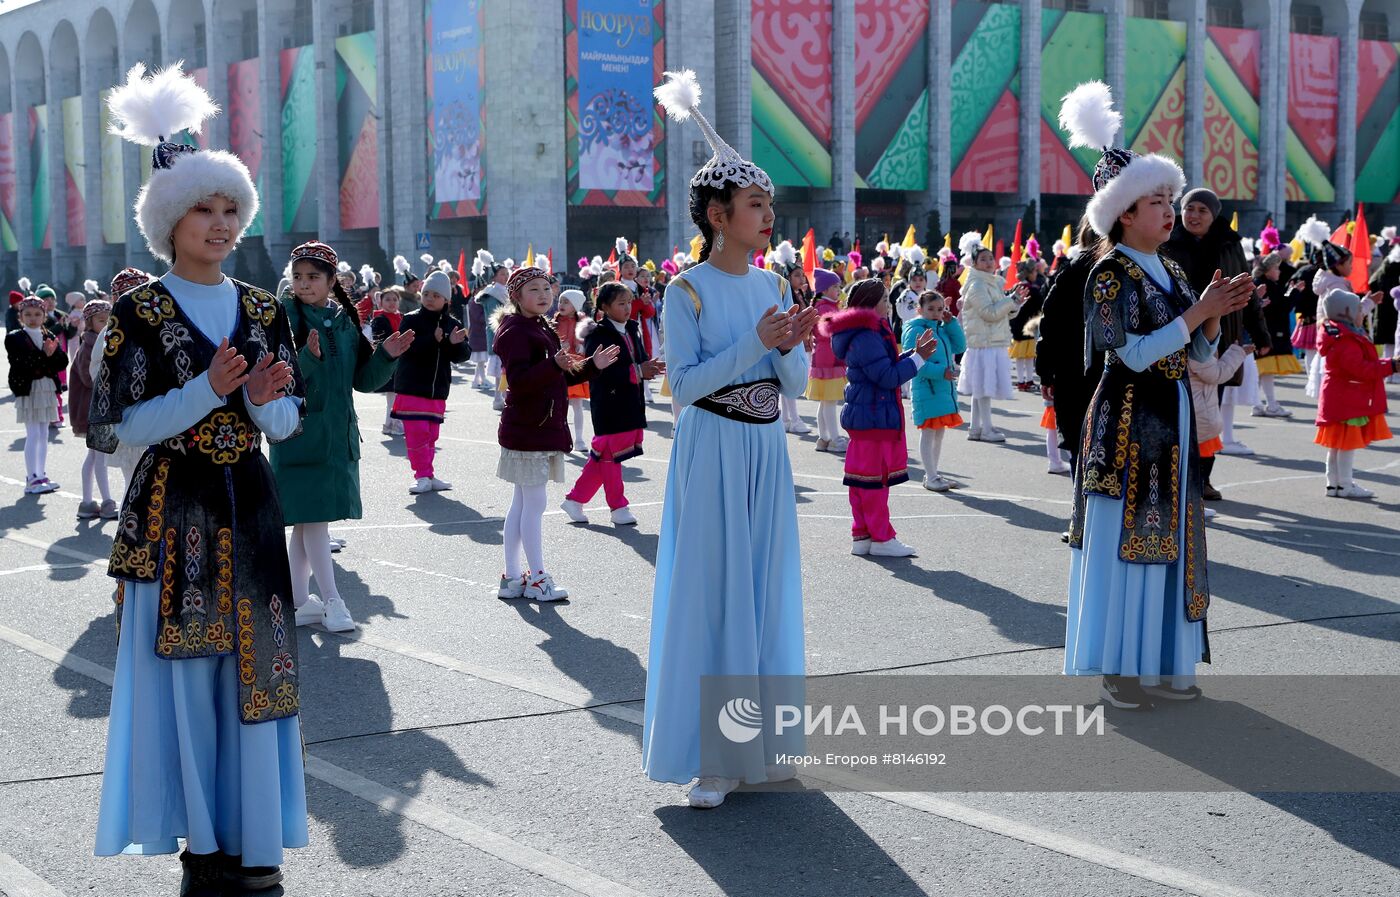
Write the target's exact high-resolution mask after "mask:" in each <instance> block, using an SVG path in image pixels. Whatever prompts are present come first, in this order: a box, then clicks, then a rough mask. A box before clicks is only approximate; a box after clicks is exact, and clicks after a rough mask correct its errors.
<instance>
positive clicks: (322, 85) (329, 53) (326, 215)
mask: <svg viewBox="0 0 1400 897" xmlns="http://www.w3.org/2000/svg"><path fill="white" fill-rule="evenodd" d="M311 9H312V12H311V15H312V25H311V30H312V34H313V35H315V37H314V38H313V39H312V48H313V49H312V52H314V53H315V54H316V171H315V173H314V174H313V175H312V183H311V185H310V186H309V187H308V189H310V190H314V191H315V193H316V205H317V209H316V211H317V216H316V220H317V239H319V240H321V241H323V242H326V243H329V244H331V245H332V246H335V245H338V244H339V243H340V240H341V236H342V233H341V229H340V116H339V115H337V114H336V58H335V57H336V53H335V39H336V38H337V37H338V36H339V33H338V32H339V29H338V27H337V26H338V25H339V23H341V22H344V21H348V20H349V13H350V11H349V9H347V8H346V7H345V4H344V3H342V2H331V0H318V2H317V3H315V4H313V5H312V8H311Z"/></svg>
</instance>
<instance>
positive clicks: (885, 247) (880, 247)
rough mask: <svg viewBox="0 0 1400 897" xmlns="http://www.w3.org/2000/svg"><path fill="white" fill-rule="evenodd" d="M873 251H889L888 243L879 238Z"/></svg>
mask: <svg viewBox="0 0 1400 897" xmlns="http://www.w3.org/2000/svg"><path fill="white" fill-rule="evenodd" d="M875 251H876V252H879V253H882V254H883V253H886V252H889V251H890V244H889V243H887V242H886V241H884V240H881V241H880V242H878V243H876V244H875Z"/></svg>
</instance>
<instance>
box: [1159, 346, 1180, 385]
mask: <svg viewBox="0 0 1400 897" xmlns="http://www.w3.org/2000/svg"><path fill="white" fill-rule="evenodd" d="M1152 366H1153V367H1155V368H1156V369H1157V370H1159V371H1161V372H1162V373H1163V374H1164V375H1165V376H1166V378H1167V379H1168V380H1182V379H1184V378H1185V377H1186V350H1185V349H1177V350H1176V351H1175V352H1173V353H1172V354H1170V355H1168V356H1166V357H1165V358H1159V359H1157V361H1155V362H1154V363H1153V365H1152Z"/></svg>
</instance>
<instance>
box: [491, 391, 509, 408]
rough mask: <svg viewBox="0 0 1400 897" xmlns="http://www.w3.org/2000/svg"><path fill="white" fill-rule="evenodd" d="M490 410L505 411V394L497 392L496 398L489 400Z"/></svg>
mask: <svg viewBox="0 0 1400 897" xmlns="http://www.w3.org/2000/svg"><path fill="white" fill-rule="evenodd" d="M491 410H492V411H505V410H506V394H505V393H503V392H498V393H496V397H495V398H494V399H492V400H491Z"/></svg>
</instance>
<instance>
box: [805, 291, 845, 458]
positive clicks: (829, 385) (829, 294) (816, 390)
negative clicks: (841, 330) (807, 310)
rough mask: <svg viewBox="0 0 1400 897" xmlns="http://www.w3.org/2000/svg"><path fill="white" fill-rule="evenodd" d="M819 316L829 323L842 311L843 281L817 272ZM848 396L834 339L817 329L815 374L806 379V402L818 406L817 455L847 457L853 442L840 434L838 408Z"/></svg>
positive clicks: (813, 360) (819, 326)
mask: <svg viewBox="0 0 1400 897" xmlns="http://www.w3.org/2000/svg"><path fill="white" fill-rule="evenodd" d="M812 280H813V287H814V289H815V291H816V309H817V314H818V315H820V316H821V318H820V320H821V321H829V320H830V319H831V318H832V317H833V316H835V315H836V314H837V313H839V312H840V311H841V278H840V277H839V276H837V274H836V273H835V272H834V271H828V270H827V269H825V268H818V269H817V270H816V272H815V273H813V275H812ZM845 394H846V365H845V364H843V363H842V361H841V359H839V358H837V357H836V355H835V354H834V353H833V352H832V351H831V336H830V334H829V333H827V331H826V329H825V328H823V327H822V326H821V324H818V325H817V329H816V333H815V334H814V335H813V337H812V371H811V374H810V375H809V376H808V378H807V398H809V399H811V400H812V401H814V402H816V403H817V451H819V452H831V453H832V454H833V455H844V454H845V453H846V448H847V446H848V445H849V444H850V440H849V439H847V438H846V436H844V435H842V433H841V426H840V424H839V423H838V422H837V410H836V409H837V407H838V406H839V405H840V403H841V399H842V398H843V397H844V396H845Z"/></svg>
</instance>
